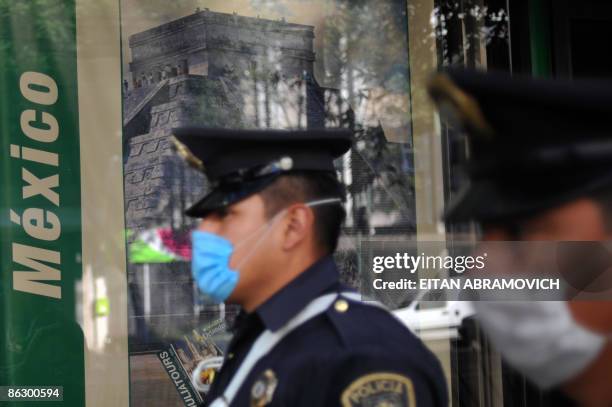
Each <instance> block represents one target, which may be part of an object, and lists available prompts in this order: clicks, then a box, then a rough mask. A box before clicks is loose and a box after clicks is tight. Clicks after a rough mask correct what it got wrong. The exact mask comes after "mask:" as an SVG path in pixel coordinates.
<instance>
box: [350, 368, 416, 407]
mask: <svg viewBox="0 0 612 407" xmlns="http://www.w3.org/2000/svg"><path fill="white" fill-rule="evenodd" d="M341 400H342V406H343V407H414V406H416V400H415V396H414V385H413V384H412V380H410V379H409V378H407V377H406V376H402V375H400V374H396V373H371V374H367V375H364V376H361V377H360V378H359V379H357V380H355V381H354V382H352V383H351V384H350V385H349V386H348V387H347V388H346V390H344V392H342V398H341Z"/></svg>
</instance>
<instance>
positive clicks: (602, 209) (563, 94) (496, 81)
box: [429, 70, 612, 406]
mask: <svg viewBox="0 0 612 407" xmlns="http://www.w3.org/2000/svg"><path fill="white" fill-rule="evenodd" d="M429 90H430V94H431V96H432V97H433V99H434V100H435V101H436V103H437V105H438V107H439V109H440V111H441V112H442V113H443V115H444V117H446V118H447V119H448V121H449V123H451V125H452V124H458V125H459V126H461V127H462V128H463V129H464V130H465V132H466V134H467V138H468V141H469V147H470V156H469V160H468V162H467V163H466V165H465V167H464V169H465V171H466V173H467V175H468V177H469V184H468V185H467V186H466V188H465V189H464V190H463V191H460V192H459V193H458V194H457V196H456V198H455V199H453V200H452V201H451V202H450V204H449V206H448V209H447V211H446V213H445V218H446V220H447V221H448V222H451V223H460V222H466V221H475V222H477V223H479V224H480V225H481V226H482V231H483V239H484V240H500V241H517V240H520V241H582V242H587V241H590V243H589V244H586V243H582V244H577V243H572V244H567V243H566V244H559V243H555V244H557V245H558V246H557V247H558V255H557V257H556V258H550V259H548V260H549V262H550V263H549V264H548V266H549V267H550V269H551V270H552V269H554V268H557V267H560V264H561V263H560V259H564V258H568V257H572V256H574V257H575V256H576V253H578V254H579V257H578V258H574V259H573V260H572V261H571V262H570V266H573V268H572V269H570V270H568V271H566V275H565V277H567V279H566V280H567V281H569V282H570V285H572V284H573V283H574V282H578V281H579V282H580V285H579V286H576V285H575V284H574V287H573V288H572V287H570V288H572V289H573V291H574V292H575V293H578V294H580V291H581V290H583V288H585V287H587V286H588V284H590V283H594V282H595V280H597V278H599V277H601V276H602V271H605V270H606V269H608V270H609V269H610V266H611V265H612V263H611V262H610V259H611V257H610V253H609V252H607V250H609V248H608V249H606V247H605V246H604V245H601V244H600V243H595V241H606V240H611V239H612V222H611V221H612V213H611V209H612V193H611V192H610V191H612V165H610V163H611V162H612V161H611V160H612V129H611V127H610V117H611V116H612V87H611V86H610V84H609V83H607V82H578V81H575V82H562V81H553V80H534V79H529V78H517V77H511V76H509V75H506V74H501V73H488V74H487V73H478V72H469V71H457V70H454V71H453V70H451V71H447V72H442V73H440V74H437V75H436V76H434V77H433V79H432V81H431V83H430V84H429ZM532 246H534V245H533V244H532ZM576 247H578V248H582V249H583V250H578V251H576V250H575V248H576ZM602 253H603V254H604V256H601V254H602ZM606 253H607V255H606ZM606 259H607V260H606ZM594 261H596V262H598V264H594V263H593V262H594ZM576 264H578V265H579V267H575V266H576ZM593 266H594V267H593ZM544 271H547V270H544ZM588 273H592V274H591V275H589V274H588ZM608 281H609V280H608ZM601 288H604V289H605V288H606V287H601ZM607 288H608V289H609V288H610V287H609V286H608V287H607ZM608 300H609V298H608ZM475 307H476V309H477V311H478V318H479V319H480V321H481V323H482V325H483V328H484V329H485V330H486V331H487V333H488V335H489V337H490V339H491V340H492V341H493V343H494V344H496V345H497V347H498V349H499V351H500V352H501V354H502V355H503V356H504V357H505V359H506V360H507V361H508V362H509V363H510V364H511V365H513V366H514V367H516V368H517V369H518V370H520V371H521V372H522V373H523V374H525V375H526V376H527V377H528V378H529V379H530V380H532V381H533V382H534V383H536V384H537V385H538V386H539V387H540V388H541V389H544V390H547V391H549V392H548V393H546V395H545V396H546V397H548V400H550V401H551V405H555V406H560V405H574V404H575V403H577V404H579V405H585V406H609V405H612V386H610V377H611V376H612V345H611V343H610V339H609V338H610V334H611V333H612V306H611V302H610V301H606V302H601V301H586V302H584V301H571V302H565V301H532V302H521V301H514V302H498V303H488V304H486V306H485V304H481V303H475ZM559 391H563V392H564V393H565V395H566V396H570V399H568V398H566V397H565V396H561V395H560V393H559ZM552 400H554V402H553V401H552Z"/></svg>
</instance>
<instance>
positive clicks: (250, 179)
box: [173, 127, 352, 217]
mask: <svg viewBox="0 0 612 407" xmlns="http://www.w3.org/2000/svg"><path fill="white" fill-rule="evenodd" d="M351 135H352V133H351V131H350V130H348V129H316V130H271V129H265V130H242V129H214V128H205V127H180V128H175V129H173V141H174V143H175V147H176V149H177V151H178V153H179V154H180V155H181V156H182V157H183V158H184V159H185V160H186V161H187V162H188V163H189V164H190V165H191V166H193V167H195V168H197V169H198V170H200V171H202V172H203V173H204V174H205V175H206V177H207V179H208V181H209V183H210V192H209V193H208V194H207V195H205V196H204V197H203V198H202V199H200V200H199V201H197V202H196V203H195V204H194V205H193V206H191V207H190V208H188V209H187V210H186V211H185V214H186V215H188V216H192V217H204V216H206V215H207V214H208V213H209V212H211V211H213V210H216V209H221V208H223V207H226V206H229V205H232V204H233V203H236V202H238V201H240V200H242V199H245V198H247V197H249V196H250V195H253V194H255V193H257V192H259V191H261V190H263V189H264V188H265V187H267V186H268V185H270V184H271V183H272V182H273V181H274V180H275V179H276V178H277V177H279V176H280V175H282V174H288V173H291V172H295V171H300V172H303V171H312V172H318V173H321V174H322V175H330V176H333V177H334V179H335V177H336V173H335V168H334V163H333V161H334V159H336V158H338V157H340V156H341V155H342V154H344V153H346V152H347V151H348V150H349V149H350V147H351ZM341 191H342V189H341V188H340V186H339V188H338V194H339V195H340V194H341Z"/></svg>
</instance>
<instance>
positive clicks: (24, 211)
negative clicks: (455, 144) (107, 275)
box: [0, 0, 85, 406]
mask: <svg viewBox="0 0 612 407" xmlns="http://www.w3.org/2000/svg"><path fill="white" fill-rule="evenodd" d="M75 42H76V40H75V4H74V1H71V0H32V1H21V0H0V98H1V101H0V131H1V132H2V134H1V136H0V143H1V145H0V147H1V148H0V177H1V181H0V185H1V190H0V243H1V245H0V266H1V272H2V277H1V280H0V304H2V305H1V308H0V330H2V332H3V335H1V336H0V349H2V351H1V352H0V386H62V387H63V402H53V401H49V402H48V403H46V404H45V405H63V406H83V405H84V404H85V401H84V400H85V397H84V378H83V376H84V362H83V334H82V332H81V329H80V327H79V325H78V324H77V322H76V320H75V315H76V309H75V307H76V300H75V285H76V283H77V282H78V281H79V280H80V278H81V264H80V253H81V209H80V188H79V186H80V173H79V169H80V164H79V134H78V128H79V126H78V109H77V107H78V102H77V75H76V45H75ZM21 404H23V403H21ZM15 405H20V403H15Z"/></svg>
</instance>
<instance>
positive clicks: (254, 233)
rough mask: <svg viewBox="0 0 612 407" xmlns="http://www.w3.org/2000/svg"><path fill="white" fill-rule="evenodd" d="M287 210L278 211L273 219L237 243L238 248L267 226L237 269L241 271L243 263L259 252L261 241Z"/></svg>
mask: <svg viewBox="0 0 612 407" xmlns="http://www.w3.org/2000/svg"><path fill="white" fill-rule="evenodd" d="M286 211H287V209H283V210H282V211H280V212H278V213H277V214H276V215H274V217H273V218H272V219H270V220H269V221H268V222H266V223H264V224H263V225H261V226H260V227H258V228H257V229H256V230H255V231H254V232H253V233H251V234H250V235H249V236H248V237H247V238H245V239H243V240H241V241H240V242H239V243H238V244H236V248H238V247H240V246H243V244H244V243H246V242H247V241H248V240H250V239H251V237H253V236H254V235H256V234H257V233H259V232H260V231H261V230H262V229H264V228H266V230H265V231H264V232H263V234H262V235H261V236H260V237H259V239H258V240H257V242H255V245H253V248H252V249H251V251H250V252H249V254H247V255H246V256H245V258H244V259H242V260H241V261H240V263H238V265H237V266H236V270H237V271H239V270H240V267H242V265H244V263H246V261H247V260H249V259H250V258H251V256H253V254H254V253H255V252H257V249H258V248H259V246H260V245H261V243H262V242H263V241H264V239H265V237H266V236H267V235H268V233H270V231H271V230H272V226H274V224H275V223H276V222H277V221H278V220H279V219H280V218H281V215H283V214H284V213H285V212H286Z"/></svg>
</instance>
